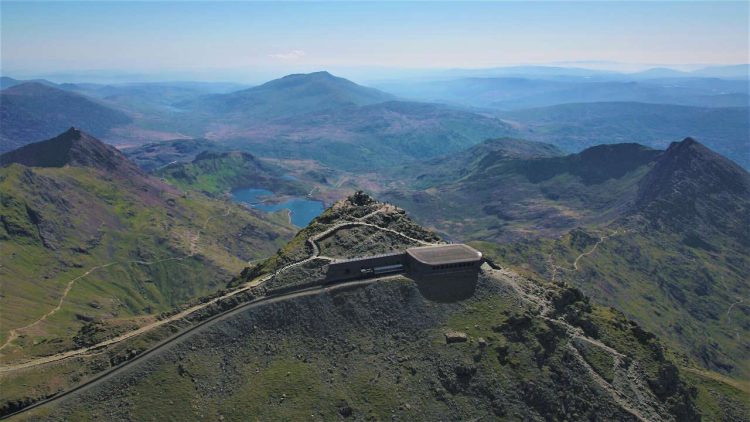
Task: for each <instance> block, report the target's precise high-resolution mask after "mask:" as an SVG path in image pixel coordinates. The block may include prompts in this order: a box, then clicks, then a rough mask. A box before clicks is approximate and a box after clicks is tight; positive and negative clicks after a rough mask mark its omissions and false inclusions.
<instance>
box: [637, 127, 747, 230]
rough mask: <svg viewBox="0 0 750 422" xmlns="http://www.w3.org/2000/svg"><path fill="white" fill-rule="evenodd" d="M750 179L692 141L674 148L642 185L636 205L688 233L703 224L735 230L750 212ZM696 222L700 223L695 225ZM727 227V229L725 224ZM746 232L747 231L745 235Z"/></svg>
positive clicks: (650, 172)
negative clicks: (736, 212) (745, 211)
mask: <svg viewBox="0 0 750 422" xmlns="http://www.w3.org/2000/svg"><path fill="white" fill-rule="evenodd" d="M749 197H750V174H748V172H747V171H745V170H744V169H743V168H742V167H740V166H739V165H738V164H736V163H735V162H733V161H732V160H729V159H728V158H725V157H723V156H722V155H720V154H718V153H716V152H713V151H712V150H710V149H709V148H707V147H705V146H703V145H702V144H701V143H700V142H698V141H696V140H695V139H693V138H685V139H684V140H682V141H680V142H673V143H672V144H670V145H669V148H667V150H666V151H664V153H663V154H661V155H660V156H659V158H657V159H656V162H655V164H654V167H653V168H652V169H651V170H650V171H649V173H648V174H647V175H646V176H644V178H643V179H642V180H641V182H640V186H639V191H638V199H637V201H636V205H637V207H638V209H639V210H641V211H644V212H646V213H647V214H648V215H650V216H651V217H653V218H655V219H657V220H661V221H663V222H667V223H669V224H673V225H674V224H678V225H681V226H685V227H687V226H688V225H695V224H697V223H696V222H697V221H703V222H705V223H707V224H711V225H721V226H726V227H724V229H726V230H728V231H732V230H734V227H735V226H737V224H738V223H737V221H739V220H741V219H742V217H739V216H736V217H737V218H736V220H737V221H730V220H733V218H734V217H733V216H734V210H732V211H731V212H730V210H729V209H727V208H726V206H727V204H734V209H735V210H736V209H748V207H750V201H749V200H748V198H749ZM696 219H697V220H696ZM724 223H726V224H724ZM740 231H742V230H740Z"/></svg>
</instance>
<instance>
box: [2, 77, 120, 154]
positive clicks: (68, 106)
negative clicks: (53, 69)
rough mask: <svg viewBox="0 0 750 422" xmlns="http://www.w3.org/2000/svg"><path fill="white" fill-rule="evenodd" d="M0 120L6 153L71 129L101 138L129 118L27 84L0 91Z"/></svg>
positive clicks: (60, 92) (71, 95) (69, 95)
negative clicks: (79, 129) (87, 132)
mask: <svg viewBox="0 0 750 422" xmlns="http://www.w3.org/2000/svg"><path fill="white" fill-rule="evenodd" d="M0 121H2V125H0V152H6V151H10V150H12V149H14V148H18V147H20V146H22V145H25V144H28V143H30V142H35V141H38V140H40V139H45V138H49V137H52V136H55V135H56V134H58V133H60V132H62V131H64V130H65V129H66V128H69V127H71V126H75V127H78V128H81V129H83V130H86V131H89V132H91V133H93V134H94V135H97V136H101V135H104V134H106V132H107V131H108V130H109V129H111V128H113V127H115V126H119V125H124V124H127V123H129V122H131V118H130V117H129V116H127V115H126V114H124V113H122V112H121V111H118V110H114V109H112V108H109V107H107V106H105V105H102V104H99V103H97V102H95V101H94V100H91V99H88V98H86V97H84V96H81V95H78V94H74V93H71V92H67V91H64V90H61V89H58V88H55V87H52V86H48V85H44V84H41V83H38V82H27V83H22V84H19V85H15V86H12V87H10V88H8V89H4V90H2V91H0Z"/></svg>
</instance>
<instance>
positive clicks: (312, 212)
mask: <svg viewBox="0 0 750 422" xmlns="http://www.w3.org/2000/svg"><path fill="white" fill-rule="evenodd" d="M274 196H275V195H274V193H273V192H271V191H270V190H267V189H255V188H247V189H237V190H234V191H232V199H234V200H235V201H236V202H240V203H242V204H245V205H248V206H251V207H253V208H257V209H259V210H261V211H265V212H273V211H280V210H289V211H291V220H292V224H294V225H295V226H297V227H305V226H307V225H308V224H309V223H310V221H312V219H313V218H315V217H317V216H319V215H320V214H321V213H322V212H323V209H324V208H323V203H322V202H320V201H314V200H311V199H306V198H303V197H291V198H288V199H285V200H283V201H274V200H273V198H274Z"/></svg>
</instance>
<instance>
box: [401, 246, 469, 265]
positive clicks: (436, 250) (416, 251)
mask: <svg viewBox="0 0 750 422" xmlns="http://www.w3.org/2000/svg"><path fill="white" fill-rule="evenodd" d="M406 253H407V254H409V256H411V257H412V258H414V259H416V260H417V261H419V262H421V263H423V264H426V265H443V264H456V263H459V262H474V261H478V260H480V259H482V253H481V252H479V251H478V250H476V249H474V248H472V247H471V246H469V245H464V244H461V243H456V244H450V245H435V246H421V247H418V248H409V249H407V250H406Z"/></svg>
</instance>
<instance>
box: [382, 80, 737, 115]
mask: <svg viewBox="0 0 750 422" xmlns="http://www.w3.org/2000/svg"><path fill="white" fill-rule="evenodd" d="M654 76H655V77H654V78H653V79H639V78H631V79H627V78H612V77H598V78H590V77H580V76H570V77H565V78H549V77H533V76H529V75H527V76H504V77H474V78H453V79H444V80H435V81H394V82H390V83H388V82H383V83H380V84H378V87H380V88H382V89H385V90H387V91H389V92H393V93H396V94H398V95H400V96H402V97H405V98H410V99H413V100H416V101H436V102H442V103H447V104H453V105H460V106H464V107H475V108H482V109H492V110H519V109H525V108H532V107H546V106H552V105H557V104H566V103H583V102H586V103H596V102H612V101H619V102H624V101H630V102H642V103H652V104H676V105H690V106H700V107H747V106H748V104H749V103H750V88H748V83H747V78H745V79H717V78H679V77H674V76H668V75H666V74H659V75H654ZM656 76H658V77H656Z"/></svg>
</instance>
